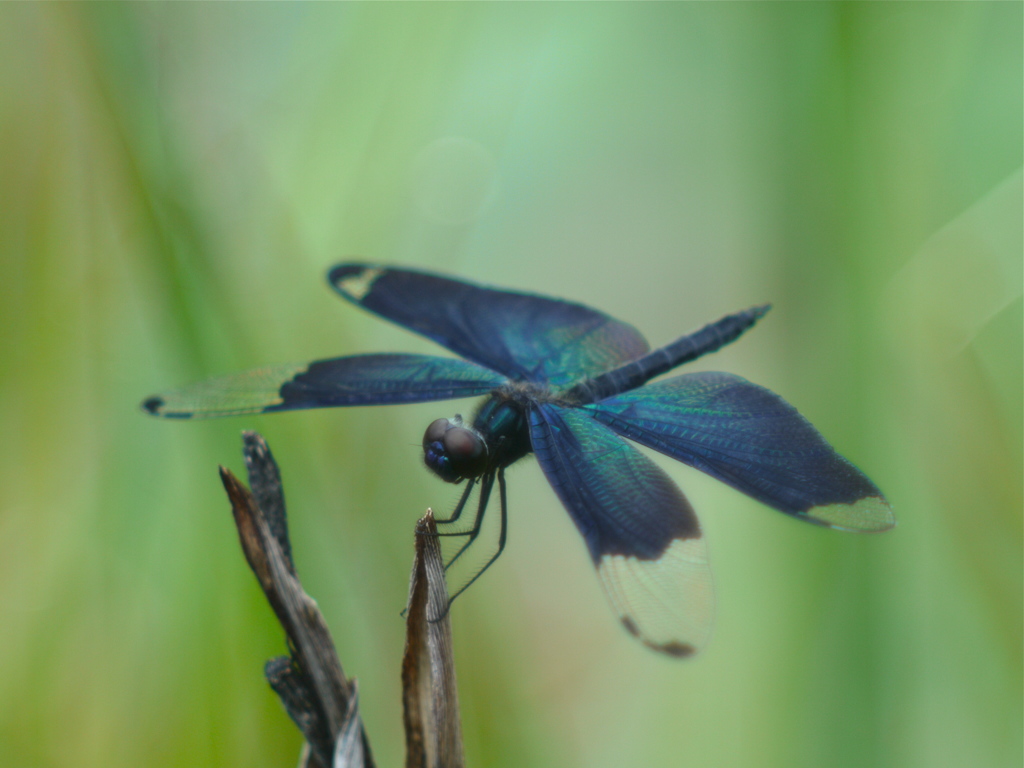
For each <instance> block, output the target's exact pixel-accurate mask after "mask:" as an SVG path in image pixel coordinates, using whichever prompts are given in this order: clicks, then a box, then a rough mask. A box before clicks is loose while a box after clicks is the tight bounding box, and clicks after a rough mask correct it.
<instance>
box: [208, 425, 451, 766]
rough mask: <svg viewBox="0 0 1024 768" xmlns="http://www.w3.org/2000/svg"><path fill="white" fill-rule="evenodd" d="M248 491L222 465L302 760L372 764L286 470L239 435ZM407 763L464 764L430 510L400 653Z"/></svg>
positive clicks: (419, 529)
mask: <svg viewBox="0 0 1024 768" xmlns="http://www.w3.org/2000/svg"><path fill="white" fill-rule="evenodd" d="M243 442H244V453H245V463H246V469H247V470H248V474H249V483H250V485H251V486H252V491H251V492H250V491H249V490H248V489H246V487H245V486H244V485H242V483H241V482H239V480H238V478H236V477H235V476H234V475H233V474H232V473H231V472H230V471H229V470H227V469H225V468H224V467H221V468H220V474H221V480H222V481H223V483H224V488H225V490H226V491H227V493H228V498H229V499H230V500H231V508H232V512H233V514H234V517H235V525H236V526H237V528H238V535H239V539H240V540H241V543H242V551H243V552H244V553H245V559H246V560H247V561H248V562H249V567H250V568H252V571H253V573H255V574H256V578H257V579H258V580H259V583H260V586H261V587H262V588H263V592H264V594H266V596H267V600H268V602H269V603H270V605H271V607H272V608H273V609H274V613H276V614H277V619H278V621H279V622H280V623H281V626H282V627H283V628H284V630H285V633H286V634H287V636H288V644H289V648H290V649H291V655H290V656H281V657H278V658H275V659H271V660H270V661H268V662H267V664H266V667H265V670H264V672H265V674H266V677H267V680H268V682H269V683H270V686H271V687H272V688H273V689H274V691H275V692H276V693H277V695H278V696H279V697H280V699H281V703H282V704H284V708H285V709H286V710H287V712H288V714H289V715H290V716H291V718H292V720H294V721H295V724H296V725H298V727H299V730H300V731H302V733H303V735H304V736H305V738H306V745H305V747H304V749H303V754H302V759H301V763H300V765H301V766H304V767H306V768H373V759H372V756H371V754H370V745H369V742H368V741H367V739H366V733H365V732H364V730H363V725H362V721H361V720H360V717H359V696H358V691H357V687H356V682H355V680H349V679H347V678H346V677H345V673H344V672H343V670H342V668H341V662H340V661H338V656H337V653H336V651H335V649H334V643H333V641H332V640H331V636H330V633H329V632H328V630H327V624H326V623H325V621H324V618H323V616H322V615H321V614H320V611H319V609H318V608H317V605H316V602H315V601H314V600H313V598H311V597H310V596H309V595H307V594H306V593H305V592H304V591H303V589H302V585H301V584H300V583H299V578H298V576H297V575H296V572H295V565H294V563H293V562H292V556H291V544H290V543H289V541H288V524H287V517H286V514H285V505H284V493H283V490H282V486H281V475H280V472H279V471H278V468H277V464H276V463H275V462H274V458H273V456H272V455H271V454H270V449H269V448H268V447H267V444H266V442H264V440H263V438H262V437H260V436H259V435H258V434H256V433H255V432H245V433H243ZM402 687H403V700H404V706H405V728H406V746H407V757H406V766H407V768H462V767H463V766H464V764H465V761H464V757H463V753H462V734H461V729H460V724H459V705H458V694H457V691H456V685H455V662H454V660H453V658H452V638H451V625H450V623H449V621H448V591H447V586H446V585H445V580H444V562H443V560H442V558H441V547H440V544H439V540H438V537H437V526H436V524H435V523H434V517H433V514H432V513H431V512H430V510H427V514H426V515H425V516H424V517H423V519H421V520H420V521H419V522H418V523H417V525H416V558H415V561H414V563H413V570H412V576H411V579H410V585H409V605H408V612H407V617H406V646H405V655H404V658H403V660H402Z"/></svg>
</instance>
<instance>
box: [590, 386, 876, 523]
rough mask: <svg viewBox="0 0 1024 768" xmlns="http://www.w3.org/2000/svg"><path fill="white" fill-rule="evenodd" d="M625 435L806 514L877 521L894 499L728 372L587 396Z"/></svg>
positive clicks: (759, 390)
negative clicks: (602, 397)
mask: <svg viewBox="0 0 1024 768" xmlns="http://www.w3.org/2000/svg"><path fill="white" fill-rule="evenodd" d="M585 410H587V411H589V412H591V413H593V415H594V417H595V418H596V419H597V420H598V421H600V422H601V423H603V424H606V425H608V426H609V427H611V428H612V429H613V430H615V431H616V432H618V433H619V434H620V435H623V436H624V437H628V438H629V439H631V440H636V441H637V442H638V443H641V444H643V445H646V446H648V447H650V448H653V449H655V450H657V451H661V452H662V453H665V454H667V455H669V456H671V457H673V458H675V459H678V460H679V461H682V462H683V463H685V464H689V465H690V466H692V467H695V468H697V469H699V470H701V471H703V472H706V473H708V474H709V475H711V476H712V477H714V478H716V479H718V480H721V481H722V482H724V483H728V484H729V485H731V486H732V487H733V488H736V489H738V490H740V491H743V493H746V494H747V495H749V496H752V497H754V498H755V499H757V500H758V501H761V502H763V503H765V504H767V505H768V506H770V507H774V508H775V509H778V510H780V511H782V512H786V513H787V514H790V515H793V516H795V517H798V518H801V519H804V520H807V521H809V522H813V523H818V524H820V525H827V526H830V527H832V528H840V529H843V530H851V531H884V530H888V529H889V528H892V527H893V525H894V524H895V522H894V518H893V514H892V508H891V507H890V506H889V503H888V502H887V501H886V499H885V497H884V496H883V495H882V492H881V491H880V490H878V488H877V487H876V486H875V484H874V483H872V482H871V481H870V480H869V479H868V478H867V477H866V476H865V475H864V474H863V473H862V472H861V471H860V470H859V469H857V468H856V467H855V466H854V465H853V464H851V463H850V462H849V461H847V460H846V459H844V458H843V457H842V456H840V455H839V454H838V453H836V451H835V450H834V449H833V448H832V446H830V445H829V444H828V443H827V442H826V441H825V438H823V437H822V436H821V435H820V434H819V433H818V431H817V430H816V429H815V428H814V427H813V426H812V425H811V423H810V422H809V421H807V419H805V418H804V417H803V416H801V415H800V414H799V413H798V412H797V410H796V409H795V408H794V407H793V406H791V405H790V404H789V403H787V402H786V401H785V400H783V399H782V398H781V397H779V396H778V395H776V394H775V393H774V392H771V391H770V390H767V389H765V388H764V387H759V386H757V385H756V384H751V383H750V382H749V381H747V380H746V379H743V378H741V377H739V376H734V375H732V374H729V373H718V372H707V373H690V374H684V375H682V376H676V377H674V378H671V379H667V380H665V381H661V382H658V383H656V384H648V385H647V386H644V387H641V388H639V389H636V390H633V391H631V392H626V393H624V394H621V395H617V396H615V397H611V398H608V399H606V400H602V401H600V402H598V403H595V404H593V405H588V406H586V408H585Z"/></svg>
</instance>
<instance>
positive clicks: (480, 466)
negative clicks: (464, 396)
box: [423, 415, 487, 483]
mask: <svg viewBox="0 0 1024 768" xmlns="http://www.w3.org/2000/svg"><path fill="white" fill-rule="evenodd" d="M423 461H424V463H425V464H426V465H427V466H428V467H429V468H430V469H431V471H433V472H434V473H435V474H436V475H437V476H438V477H440V478H441V479H442V480H444V481H445V482H448V483H457V482H459V481H460V480H464V479H466V478H468V477H478V476H479V475H481V474H482V473H483V471H484V470H485V469H486V468H487V443H486V441H485V440H484V438H483V435H481V434H480V433H479V432H477V431H476V430H475V429H473V428H472V427H470V426H468V425H467V424H465V423H464V422H463V421H462V417H461V416H458V415H456V416H455V417H454V418H452V419H437V420H436V421H433V422H431V423H430V426H429V427H427V431H426V432H425V433H424V434H423Z"/></svg>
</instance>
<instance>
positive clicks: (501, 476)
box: [446, 469, 508, 613]
mask: <svg viewBox="0 0 1024 768" xmlns="http://www.w3.org/2000/svg"><path fill="white" fill-rule="evenodd" d="M498 498H499V501H500V506H501V533H499V534H498V549H497V550H496V551H495V553H494V554H493V555H491V559H490V560H488V561H487V562H486V563H484V565H483V567H482V568H481V569H480V570H479V571H477V572H476V574H475V575H474V576H473V578H471V579H470V580H469V581H467V582H466V583H465V584H463V585H462V586H461V587H459V589H458V591H456V592H455V594H454V595H452V596H451V597H449V598H448V608H449V609H450V608H451V606H452V603H453V602H455V598H456V597H458V596H459V595H461V594H462V593H463V592H465V591H466V590H467V589H469V586H470V584H472V583H473V582H474V581H476V580H477V579H479V578H480V577H481V576H483V574H484V571H486V570H487V569H488V568H490V567H491V566H492V565H493V564H494V561H495V560H497V559H498V558H499V557H500V556H501V553H502V551H503V550H504V549H505V539H506V537H507V533H508V512H507V509H508V504H507V503H506V500H507V495H506V493H505V470H504V469H499V470H498ZM474 538H475V537H474ZM472 543H473V539H470V540H469V541H468V542H466V544H465V545H463V547H462V549H460V550H459V552H458V554H456V555H455V557H458V556H459V555H461V554H462V552H463V551H464V550H465V549H466V547H468V546H469V545H470V544H472ZM453 562H455V558H454V557H453V558H452V560H451V562H450V563H448V565H451V564H452V563H453ZM446 613H447V611H446Z"/></svg>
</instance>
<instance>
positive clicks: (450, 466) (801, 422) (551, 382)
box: [142, 263, 895, 657]
mask: <svg viewBox="0 0 1024 768" xmlns="http://www.w3.org/2000/svg"><path fill="white" fill-rule="evenodd" d="M328 282H329V283H330V285H331V286H333V288H334V289H335V290H336V291H337V292H338V293H339V294H341V296H342V297H343V298H345V299H347V300H348V301H350V302H351V303H353V304H356V305H358V306H360V307H362V308H363V309H365V310H368V311H369V312H372V313H374V314H377V315H379V316H380V317H382V318H384V319H387V320H390V321H391V322H393V323H396V324H398V325H400V326H403V327H405V328H407V329H409V330H411V331H414V332H416V333H418V334H421V335H423V336H425V337H427V338H428V339H431V340H433V341H435V342H437V343H438V344H440V345H441V346H443V347H446V348H447V349H448V350H450V351H451V352H454V353H455V354H457V355H459V358H450V357H438V356H431V355H420V354H391V353H381V354H361V355H350V356H346V357H335V358H330V359H324V360H315V361H313V362H308V363H302V364H297V365H281V366H275V367H268V368H260V369H256V370H251V371H246V372H243V373H238V374H234V375H229V376H223V377H220V378H215V379H212V380H209V381H205V382H202V383H198V384H194V385H192V386H189V387H185V388H184V389H180V390H177V391H174V392H170V393H166V394H161V395H156V396H153V397H150V398H148V399H147V400H145V401H144V402H143V403H142V408H143V410H145V411H146V412H147V413H150V414H153V415H155V416H162V417H166V418H173V419H194V418H202V417H211V416H236V415H241V414H252V413H268V412H275V411H288V410H297V409H306V408H328V407H335V406H368V405H391V404H398V403H419V402H427V401H440V400H450V399H458V398H467V397H476V396H485V399H484V400H483V401H482V403H481V404H480V405H479V407H478V409H477V410H476V412H475V415H474V416H473V417H472V418H470V419H465V420H464V419H463V418H462V417H461V416H458V415H456V416H453V417H451V418H440V419H437V420H435V421H433V422H432V423H431V424H430V425H429V426H428V427H427V429H426V431H425V433H424V436H423V460H424V463H425V464H426V466H427V467H428V468H429V469H430V470H431V471H433V472H434V473H435V474H436V475H437V476H439V477H440V478H441V479H442V480H445V481H447V482H450V483H463V482H464V483H465V488H464V490H463V492H462V495H461V497H460V500H459V502H458V504H457V506H456V507H455V510H454V512H453V513H452V515H451V516H450V517H449V518H447V519H446V520H441V521H439V522H442V523H455V522H456V521H457V520H458V519H459V518H460V516H461V515H462V514H463V512H464V511H465V510H466V508H467V506H468V507H469V508H472V507H473V506H474V505H472V504H469V503H468V501H469V499H470V497H471V494H472V492H473V491H474V488H476V490H477V501H476V504H475V513H474V518H473V521H472V525H471V526H470V527H469V528H468V530H466V531H463V532H462V534H461V535H465V536H466V537H467V538H466V541H465V544H463V546H462V548H461V549H459V551H458V552H457V553H456V554H455V556H454V557H453V558H452V560H454V559H456V558H458V556H459V555H460V554H462V552H464V551H465V549H466V547H468V546H469V545H470V544H472V543H473V542H474V541H475V540H476V539H477V536H478V535H479V533H480V530H481V524H482V521H483V518H484V512H485V510H486V509H487V505H488V501H489V500H490V497H491V495H492V491H493V490H494V488H495V486H497V491H498V499H499V507H500V516H501V519H500V528H499V535H498V542H497V547H496V551H495V552H494V553H493V555H492V556H491V558H490V560H488V562H487V563H486V564H485V565H484V566H483V568H482V569H480V571H478V572H477V576H478V575H479V574H480V573H482V572H483V571H484V570H486V568H487V567H488V566H489V565H490V564H491V563H493V562H494V560H495V559H496V558H497V557H498V556H499V555H500V554H501V552H502V551H503V549H504V547H505V542H506V538H507V537H506V532H507V492H506V483H505V470H506V469H507V468H508V467H509V466H510V465H512V464H513V463H515V462H517V461H519V460H520V459H523V458H524V457H526V456H528V455H529V454H533V455H534V456H535V457H536V460H537V463H538V464H539V465H540V468H541V470H542V471H543V473H544V475H545V477H546V478H547V480H548V482H549V483H550V485H551V487H552V489H553V490H554V492H555V494H556V495H557V497H558V498H559V499H560V500H561V502H562V505H563V506H564V507H565V510H566V511H567V512H568V513H569V516H570V517H571V518H572V521H573V522H574V523H575V525H576V527H577V529H578V530H579V533H580V534H581V535H582V537H583V540H584V542H585V544H586V547H587V550H588V552H589V554H590V558H591V560H592V562H593V565H594V567H595V569H596V571H597V575H598V578H599V581H600V583H601V585H602V587H603V589H604V592H605V594H606V595H607V597H608V600H609V601H610V603H611V606H612V608H613V610H614V611H615V613H616V614H617V616H618V618H619V620H620V622H621V623H622V625H623V626H624V627H625V628H626V630H628V632H629V633H630V634H632V635H633V636H635V637H636V638H637V639H638V640H640V641H641V642H642V643H643V644H644V645H646V646H647V647H649V648H651V649H653V650H655V651H659V652H661V653H664V654H667V655H668V656H672V657H687V656H691V655H692V654H694V653H695V652H696V651H697V650H698V649H700V648H701V647H702V646H703V645H704V644H705V643H706V641H707V639H708V637H709V634H710V631H711V625H712V620H713V610H714V596H713V590H712V578H711V570H710V568H709V565H708V556H707V546H706V543H705V539H704V537H703V535H702V532H701V527H700V524H699V523H698V520H697V516H696V514H695V513H694V510H693V508H692V506H691V505H690V503H689V501H688V500H687V499H686V497H685V496H684V495H683V493H682V491H681V490H680V489H679V487H678V486H677V485H676V484H675V483H674V482H673V481H672V480H671V478H670V477H669V476H668V475H667V474H666V473H665V472H664V471H663V470H662V469H661V468H659V467H658V466H657V465H656V464H655V463H654V462H653V461H652V460H651V459H650V458H648V457H647V456H645V455H644V454H643V453H641V452H640V451H639V450H638V449H637V448H636V447H634V445H633V443H638V444H640V445H642V446H646V447H647V448H651V449H654V450H655V451H658V452H660V453H663V454H665V455H667V456H670V457H672V458H673V459H677V460H678V461H681V462H682V463H684V464H687V465H689V466H691V467H694V468H696V469H698V470H701V471H702V472H705V473H707V474H708V475H710V476H712V477H714V478H715V479H717V480H720V481H721V482H723V483H726V484H727V485H729V486H732V487H733V488H735V489H737V490H739V491H741V492H742V493H744V494H746V495H748V496H750V497H752V498H754V499H756V500H757V501H759V502H762V503H763V504H765V505H767V506H769V507H772V508H774V509H777V510H779V511H780V512H784V513H786V514H787V515H790V516H792V517H795V518H797V519H799V520H804V521H806V522H808V523H813V524H815V525H820V526H825V527H829V528H836V529H840V530H845V531H885V530H887V529H889V528H892V527H893V525H894V524H895V521H894V517H893V512H892V508H891V506H890V504H889V503H888V501H887V500H886V498H885V496H884V495H883V494H882V492H881V491H880V490H879V489H878V487H877V486H875V484H874V483H872V482H871V480H869V479H868V478H867V476H866V475H864V474H863V473H862V472H861V471H860V470H859V469H857V468H856V467H855V466H854V465H853V464H852V463H850V462H849V461H848V460H846V459H845V458H843V457H842V456H841V455H840V454H839V453H837V452H836V451H835V449H833V448H832V446H831V445H829V443H828V442H826V440H825V438H824V437H822V436H821V434H820V433H819V432H818V431H817V430H816V429H815V428H814V427H813V426H812V425H811V424H810V422H809V421H807V419H805V418H804V417H803V416H801V415H800V413H798V412H797V410H796V408H794V407H793V406H792V405H790V404H789V403H787V402H786V401H785V400H783V399H782V398H781V397H780V396H779V395H777V394H775V393H773V392H771V391H770V390H768V389H765V388H764V387H761V386H758V385H757V384H753V383H751V382H749V381H747V380H746V379H743V378H741V377H739V376H736V375H734V374H731V373H722V372H705V371H701V372H695V373H685V374H682V375H677V376H673V377H670V378H664V379H661V380H658V381H655V382H652V381H651V380H652V379H654V378H656V377H658V376H660V375H662V374H665V373H667V372H669V371H671V370H672V369H674V368H676V367H678V366H680V365H682V364H684V363H687V362H690V361H693V360H695V359H697V358H699V357H701V356H703V355H706V354H708V353H711V352H714V351H715V350H718V349H720V348H721V347H723V346H724V345H726V344H729V343H731V342H733V341H735V340H736V339H737V338H738V337H739V336H740V335H741V334H743V333H744V332H745V331H746V330H748V329H749V328H751V326H753V325H754V323H756V322H757V321H758V320H759V319H760V318H761V317H763V316H764V314H765V313H766V312H767V311H768V309H769V306H768V305H765V306H759V307H754V308H751V309H748V310H745V311H742V312H737V313H735V314H731V315H727V316H725V317H723V318H722V319H720V320H717V321H715V322H712V323H709V324H708V325H705V326H704V327H702V328H701V329H699V330H697V331H696V332H693V333H690V334H688V335H685V336H683V337H681V338H679V339H677V340H676V341H674V342H672V343H671V344H668V345H666V346H663V347H660V348H658V349H655V350H653V351H652V350H651V349H650V347H649V346H648V343H647V341H646V340H645V339H644V337H643V336H642V335H641V334H640V333H639V331H637V330H636V329H635V328H634V327H633V326H631V325H629V324H627V323H624V322H622V321H619V320H616V319H614V318H612V317H610V316H609V315H606V314H604V313H603V312H599V311H597V310H595V309H591V308H590V307H587V306H584V305H582V304H577V303H573V302H570V301H564V300H561V299H556V298H550V297H546V296H541V295H536V294H532V293H520V292H515V291H508V290H499V289H497V288H492V287H486V286H483V285H478V284H474V283H472V282H469V281H466V280H459V279H454V278H451V277H446V276H443V275H439V274H433V273H429V272H424V271H418V270H413V269H399V268H393V267H389V266H382V265H377V264H368V263H343V264H339V265H337V266H335V267H334V268H332V269H331V270H330V271H329V273H328ZM460 358H461V359H460ZM463 525H465V521H464V523H463ZM450 564H451V563H449V565H450ZM475 578H476V577H474V579H475ZM467 586H468V585H467ZM460 591H461V590H460ZM457 594H458V593H456V595H457Z"/></svg>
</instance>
